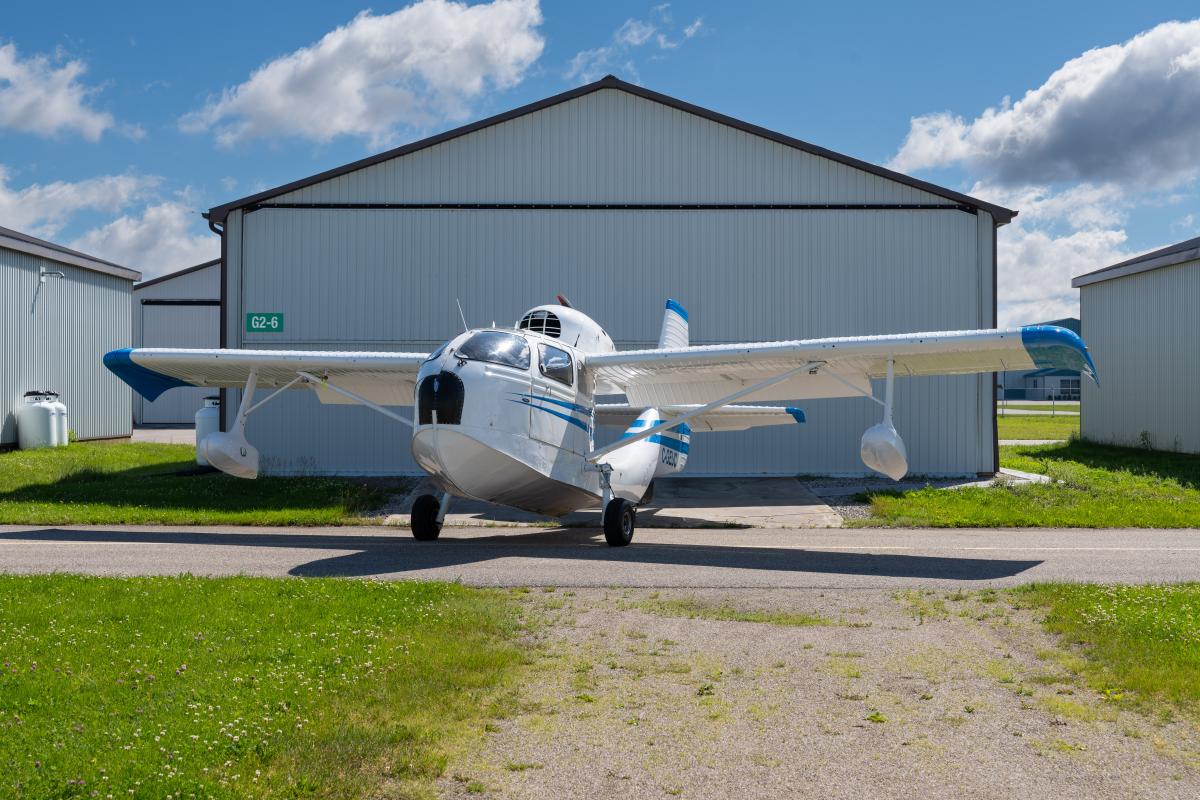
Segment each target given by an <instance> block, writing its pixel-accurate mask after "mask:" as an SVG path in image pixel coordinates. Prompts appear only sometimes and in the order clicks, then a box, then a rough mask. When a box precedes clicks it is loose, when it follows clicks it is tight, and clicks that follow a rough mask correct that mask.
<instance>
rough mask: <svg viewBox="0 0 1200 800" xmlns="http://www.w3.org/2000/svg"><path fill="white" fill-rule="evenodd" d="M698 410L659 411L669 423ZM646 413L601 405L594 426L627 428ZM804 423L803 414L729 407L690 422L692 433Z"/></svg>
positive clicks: (673, 408) (674, 408)
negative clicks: (673, 418) (674, 418)
mask: <svg viewBox="0 0 1200 800" xmlns="http://www.w3.org/2000/svg"><path fill="white" fill-rule="evenodd" d="M696 408H699V406H696V405H689V406H667V407H665V408H662V409H659V410H660V411H662V413H663V415H664V416H665V417H667V418H668V419H669V418H670V417H673V416H678V415H680V414H686V413H687V412H689V411H692V410H694V409H696ZM645 410H646V409H645V408H643V407H641V406H631V405H628V404H625V403H610V404H605V403H601V404H599V405H597V406H596V424H597V425H612V426H616V427H621V428H628V427H629V426H630V425H632V424H633V422H634V420H636V419H637V418H638V416H639V415H641V413H642V412H643V411H645ZM801 422H804V412H803V411H801V410H800V409H798V408H783V407H781V406H740V405H728V406H722V407H721V408H715V409H713V410H712V411H709V412H707V413H704V414H699V415H697V416H695V417H692V418H691V419H689V420H688V421H687V422H686V423H684V424H686V425H689V426H690V427H691V429H692V430H693V431H744V430H747V429H748V428H758V427H762V426H764V425H795V424H797V423H801Z"/></svg>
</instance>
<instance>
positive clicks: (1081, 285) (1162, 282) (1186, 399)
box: [1071, 237, 1200, 453]
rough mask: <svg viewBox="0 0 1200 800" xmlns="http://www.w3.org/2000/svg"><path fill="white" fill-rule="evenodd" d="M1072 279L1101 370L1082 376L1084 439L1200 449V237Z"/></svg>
mask: <svg viewBox="0 0 1200 800" xmlns="http://www.w3.org/2000/svg"><path fill="white" fill-rule="evenodd" d="M1071 285H1072V286H1075V287H1077V288H1078V289H1079V290H1080V291H1079V309H1080V314H1079V316H1080V317H1081V318H1082V320H1083V338H1084V341H1086V342H1087V343H1088V348H1089V349H1090V350H1091V351H1092V354H1093V358H1094V359H1095V361H1096V370H1097V372H1098V373H1099V376H1100V385H1099V386H1093V385H1090V384H1091V382H1090V381H1084V382H1083V403H1082V406H1081V409H1080V413H1081V419H1080V434H1081V435H1082V436H1083V438H1084V439H1087V440H1089V441H1094V442H1103V443H1106V444H1119V445H1126V446H1130V447H1150V448H1153V449H1155V450H1174V451H1178V452H1184V453H1200V414H1198V413H1197V412H1196V402H1197V401H1196V398H1197V397H1200V316H1197V314H1196V308H1197V304H1200V237H1198V238H1195V239H1188V240H1187V241H1185V242H1179V243H1178V244H1173V245H1171V246H1170V247H1164V248H1162V249H1161V250H1155V251H1153V252H1150V253H1146V254H1145V255H1141V256H1138V257H1136V258H1131V259H1129V260H1128V261H1122V262H1121V263H1119V264H1113V265H1112V266H1110V267H1105V268H1104V269H1100V270H1096V271H1095V272H1089V273H1087V274H1086V275H1080V276H1079V277H1077V278H1075V279H1074V280H1073V281H1071Z"/></svg>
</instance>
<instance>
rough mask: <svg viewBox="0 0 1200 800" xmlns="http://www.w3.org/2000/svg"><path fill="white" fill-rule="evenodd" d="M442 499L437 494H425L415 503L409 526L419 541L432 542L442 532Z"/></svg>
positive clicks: (443, 513) (443, 516)
mask: <svg viewBox="0 0 1200 800" xmlns="http://www.w3.org/2000/svg"><path fill="white" fill-rule="evenodd" d="M444 518H445V512H444V511H442V500H441V499H439V498H438V497H437V496H436V495H432V494H423V495H421V496H420V497H418V498H417V501H416V502H415V503H413V507H412V515H411V516H410V517H409V528H410V529H411V530H412V535H413V538H414V539H416V540H417V541H419V542H432V541H433V540H434V539H436V538H438V535H439V534H440V533H441V532H442V520H443V519H444Z"/></svg>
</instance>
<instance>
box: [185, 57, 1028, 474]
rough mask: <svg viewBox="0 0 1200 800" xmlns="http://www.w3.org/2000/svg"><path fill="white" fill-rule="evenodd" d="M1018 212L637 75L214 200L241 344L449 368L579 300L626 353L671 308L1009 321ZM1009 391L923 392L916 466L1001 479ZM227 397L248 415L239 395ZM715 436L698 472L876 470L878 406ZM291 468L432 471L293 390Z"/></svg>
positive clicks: (767, 319) (264, 430)
mask: <svg viewBox="0 0 1200 800" xmlns="http://www.w3.org/2000/svg"><path fill="white" fill-rule="evenodd" d="M1015 213H1016V212H1014V211H1011V210H1009V209H1005V208H1001V207H999V206H996V205H993V204H990V203H986V202H984V201H981V200H977V199H975V198H972V197H968V196H966V195H963V194H961V193H959V192H955V191H952V190H950V189H946V188H943V187H940V186H935V185H933V184H930V183H927V182H925V181H921V180H917V179H915V178H911V177H909V176H906V175H901V174H899V173H896V172H893V171H891V170H888V169H884V168H882V167H878V166H875V165H873V164H869V163H866V162H864V161H861V160H858V159H855V158H851V157H849V156H845V155H842V154H839V153H836V152H834V151H832V150H828V149H825V148H823V147H818V146H816V145H812V144H809V143H807V142H803V141H800V140H798V139H795V138H792V137H790V136H786V135H784V134H781V133H776V132H774V131H770V130H767V129H765V128H762V127H759V126H757V125H753V124H750V123H747V122H742V121H740V120H737V119H733V118H732V117H728V116H725V115H724V114H720V113H718V112H715V111H710V110H708V109H705V108H701V107H699V106H696V105H692V104H690V103H687V102H684V101H682V100H678V99H675V98H672V97H668V96H666V95H663V94H659V93H657V92H653V91H650V90H648V89H645V88H643V87H641V86H635V85H632V84H629V83H626V82H623V81H620V80H618V79H616V78H614V77H612V76H609V77H606V78H604V79H602V80H600V81H597V82H595V83H591V84H588V85H585V86H581V87H579V88H576V89H572V90H570V91H568V92H564V93H562V94H558V95H555V96H553V97H549V98H546V99H544V100H541V101H538V102H535V103H532V104H530V105H526V106H523V107H521V108H517V109H514V110H512V111H509V112H506V113H504V114H500V115H498V116H494V117H491V118H488V119H484V120H480V121H478V122H474V123H471V124H469V125H465V126H463V127H460V128H456V129H454V130H451V131H447V132H445V133H441V134H438V135H436V136H433V137H430V138H428V139H423V140H421V141H418V142H414V143H412V144H408V145H405V146H403V147H399V148H396V149H394V150H389V151H387V152H384V153H380V154H378V155H375V156H371V157H370V158H366V159H363V160H361V161H357V162H355V163H352V164H347V165H345V166H341V167H337V168H336V169H331V170H329V171H327V172H323V173H321V174H319V175H314V176H312V177H309V178H305V179H303V180H298V181H295V182H293V183H289V184H287V185H284V186H279V187H277V188H274V189H270V190H267V191H264V192H259V193H258V194H255V195H251V196H249V197H245V198H242V199H240V200H236V201H234V202H230V203H226V204H224V205H221V206H217V207H215V208H213V209H211V210H210V211H209V213H208V214H207V217H208V220H209V224H210V226H211V227H212V228H213V230H214V231H217V232H218V233H220V234H221V246H222V255H223V258H222V260H221V269H222V290H223V297H224V298H225V302H224V306H223V320H222V329H221V344H222V346H225V347H237V348H286V349H308V350H312V349H330V350H388V351H432V350H433V349H434V348H436V347H437V346H438V345H439V344H440V343H441V342H443V341H444V340H446V339H447V338H449V337H450V336H452V335H453V334H454V333H456V332H458V331H460V330H461V329H462V323H461V321H460V318H459V312H458V310H457V307H456V303H455V301H456V300H458V301H461V303H462V308H463V311H464V312H465V315H466V318H467V322H468V323H470V324H473V325H481V324H488V323H491V322H492V321H496V322H498V323H500V324H514V323H515V322H516V321H517V320H518V319H519V318H520V316H521V315H522V314H523V313H524V312H525V311H526V310H527V309H529V308H531V307H533V306H535V305H539V304H542V303H545V302H553V300H554V297H555V295H557V294H562V295H565V296H566V297H568V298H569V299H570V301H571V302H572V304H573V305H574V306H575V307H577V308H579V309H581V310H583V311H584V312H586V313H587V314H588V315H589V316H591V317H592V318H594V319H596V320H597V321H598V322H600V323H601V324H602V325H604V326H605V328H606V329H607V330H608V332H609V333H610V334H611V335H612V338H613V339H614V340H615V342H616V343H617V346H618V347H622V348H626V347H634V346H653V345H654V343H655V342H656V341H657V338H658V333H659V328H660V325H661V323H662V312H663V304H664V302H665V301H666V299H667V298H674V299H675V300H677V301H678V302H679V303H680V304H682V306H683V307H685V308H686V309H687V311H688V312H689V320H690V325H691V340H692V343H693V344H707V343H717V342H729V341H747V340H772V339H795V338H806V337H822V336H842V335H854V334H886V333H902V332H915V331H932V330H962V329H978V328H991V327H994V325H995V322H996V288H995V287H996V257H995V254H996V238H995V233H996V228H997V227H998V226H1000V225H1004V224H1005V223H1007V222H1009V221H1010V220H1011V219H1012V217H1013V215H1014V214H1015ZM994 384H995V381H994V376H992V375H982V376H955V377H938V378H921V379H914V380H901V381H899V382H898V384H897V408H896V426H897V428H898V429H899V430H900V432H901V433H902V434H903V436H904V438H905V441H906V442H907V443H908V449H909V457H910V463H911V468H912V472H914V473H917V474H955V475H961V474H974V473H987V472H991V471H993V470H994V469H995V468H996V458H997V449H996V435H995V404H994V399H993V398H994ZM227 394H228V395H229V396H228V397H227V398H226V400H227V402H225V403H224V404H223V405H224V409H223V410H224V412H225V415H226V416H225V424H226V426H228V424H229V422H230V421H231V420H232V414H231V413H230V409H231V407H236V403H237V400H238V396H237V395H238V392H236V391H230V392H227ZM803 410H804V412H805V415H806V419H807V422H806V423H805V424H802V425H796V426H791V427H789V428H786V429H784V428H772V429H761V430H758V431H748V432H741V433H718V434H706V435H705V436H703V437H697V440H696V441H695V442H694V443H693V446H692V456H691V460H690V462H689V464H688V473H689V474H708V475H795V474H799V473H820V474H862V473H864V472H865V469H866V468H865V467H864V466H863V464H862V462H861V461H860V460H859V438H860V436H861V435H862V433H863V431H864V430H865V429H866V428H868V427H869V426H871V425H873V424H874V423H876V422H878V421H879V420H878V418H877V417H878V413H879V412H878V408H877V406H876V405H875V404H873V403H871V402H870V401H869V400H868V399H866V398H859V399H850V400H817V401H810V402H807V403H804V404H803ZM247 433H248V436H249V438H250V440H251V441H253V442H255V444H256V445H258V446H259V447H260V449H261V452H262V468H263V471H264V472H267V473H275V474H297V473H347V474H388V473H402V472H412V471H415V470H416V466H415V464H414V463H413V461H412V460H411V457H410V454H409V441H408V430H407V429H406V428H404V427H402V426H400V425H397V424H396V423H395V422H393V421H390V420H388V419H386V418H384V417H382V416H380V415H379V414H376V413H374V412H373V411H371V410H369V409H366V408H361V407H354V406H320V405H319V403H318V402H317V400H316V398H315V397H313V396H311V394H310V393H306V392H290V393H288V395H287V396H286V397H283V398H281V399H279V400H278V401H275V402H274V403H273V405H272V407H270V408H269V409H264V410H263V411H262V412H259V413H256V414H255V415H254V416H252V417H251V418H250V421H249V425H248V431H247Z"/></svg>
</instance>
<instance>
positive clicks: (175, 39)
mask: <svg viewBox="0 0 1200 800" xmlns="http://www.w3.org/2000/svg"><path fill="white" fill-rule="evenodd" d="M469 6H470V7H469V8H468V7H466V6H463V5H456V4H451V3H446V2H444V1H443V0H420V2H417V3H415V4H414V3H412V2H411V0H410V2H398V3H374V4H372V5H370V6H366V5H363V4H361V3H350V2H333V1H331V2H323V3H309V4H298V3H294V2H293V3H286V2H259V3H247V4H243V5H242V6H241V7H238V8H237V10H236V12H235V13H222V11H221V8H220V7H213V6H203V5H196V4H175V3H171V4H166V3H151V2H127V3H121V4H116V5H112V4H109V5H105V4H95V3H47V4H40V5H39V4H20V5H19V6H17V7H14V8H11V9H6V13H5V15H4V17H3V19H0V225H6V226H10V227H16V228H19V229H22V230H26V231H28V232H30V233H34V234H35V235H41V236H45V237H47V238H51V239H53V240H55V241H59V242H63V243H65V244H73V245H75V246H78V247H80V248H82V249H85V250H88V251H90V252H95V253H96V254H97V255H102V256H105V257H108V258H111V259H114V260H117V261H119V262H121V263H128V264H130V265H131V266H135V267H138V268H141V269H143V270H144V271H145V272H146V273H147V274H148V275H154V274H161V273H162V272H165V271H168V270H170V269H174V268H178V267H182V266H186V265H188V264H189V263H193V262H195V261H198V260H201V259H203V258H206V257H211V256H213V255H215V253H216V237H215V236H212V235H211V234H209V233H208V231H207V228H206V227H205V225H204V223H203V221H202V220H201V219H200V218H199V212H200V211H202V210H204V209H207V208H208V207H210V206H213V205H216V204H218V203H221V202H224V201H227V200H231V199H234V198H237V197H240V196H243V195H245V194H249V193H251V192H254V191H257V190H260V189H263V188H267V187H270V186H274V185H277V184H280V183H285V182H287V181H290V180H294V179H296V178H298V177H302V176H304V175H308V174H311V173H313V172H317V171H320V170H323V169H326V168H329V167H331V166H335V165H337V164H341V163H344V162H346V161H350V160H353V159H356V158H360V157H362V156H364V155H366V154H368V153H371V152H375V151H378V150H380V149H383V148H385V147H388V146H393V145H396V144H401V143H403V142H405V141H409V140H412V139H415V138H420V137H421V136H424V135H428V134H430V133H433V132H436V131H438V130H442V129H445V128H448V127H453V126H455V125H458V124H461V123H462V122H465V121H468V120H470V119H475V118H478V117H481V116H486V115H488V114H492V113H496V112H499V111H503V110H505V109H508V108H511V107H513V106H516V105H520V104H522V103H525V102H529V101H531V100H535V99H538V98H541V97H544V96H547V95H550V94H554V93H557V92H559V91H562V90H564V89H566V88H569V87H570V86H573V85H576V84H578V83H581V82H584V81H585V80H586V79H588V78H590V77H593V76H595V77H598V76H599V75H602V74H604V73H605V72H613V73H615V74H617V75H618V76H620V77H622V78H625V79H627V80H632V81H635V82H638V83H641V84H643V85H645V86H647V87H649V88H652V89H655V90H657V91H661V92H664V93H666V94H670V95H674V96H677V97H680V98H682V99H685V100H688V101H691V102H694V103H697V104H699V105H702V106H706V107H709V108H713V109H716V110H718V111H721V112H723V113H726V114H730V115H732V116H735V117H740V118H742V119H745V120H748V121H751V122H754V123H757V124H760V125H764V126H766V127H768V128H772V129H775V130H779V131H783V132H785V133H787V134H790V135H793V136H797V137H799V138H801V139H805V140H808V141H811V142H814V143H816V144H820V145H823V146H826V147H829V148H832V149H834V150H838V151H840V152H844V153H848V154H850V155H854V156H857V157H859V158H863V159H866V160H868V161H872V162H875V163H880V164H889V165H891V166H893V167H895V168H900V169H901V170H902V171H905V172H910V173H912V174H916V175H919V176H921V177H923V178H926V179H928V180H932V181H935V182H937V183H941V184H943V185H946V186H949V187H952V188H956V189H960V190H963V191H969V192H972V193H975V194H978V195H979V196H981V197H983V198H985V199H989V200H993V201H996V202H1001V203H1005V204H1008V205H1010V206H1011V207H1015V208H1017V209H1019V210H1020V211H1021V212H1022V214H1021V216H1020V217H1018V221H1017V223H1015V224H1014V225H1011V226H1008V227H1007V228H1004V229H1002V230H1001V234H1000V247H1001V251H1000V252H1001V301H1002V314H1001V317H1002V322H1024V321H1032V320H1035V319H1040V318H1044V317H1049V316H1055V315H1058V314H1060V313H1070V312H1072V311H1073V309H1074V304H1075V293H1074V292H1073V291H1071V290H1070V288H1069V278H1070V276H1071V275H1072V274H1079V273H1080V272H1084V271H1087V270H1089V269H1095V268H1098V267H1101V266H1105V265H1106V264H1107V263H1111V261H1115V260H1119V259H1120V258H1123V257H1126V256H1128V255H1131V254H1134V253H1137V252H1141V251H1145V250H1147V249H1151V248H1154V247H1157V246H1161V245H1164V244H1168V243H1171V242H1174V241H1178V240H1180V239H1184V238H1188V237H1191V236H1197V235H1200V198H1198V196H1197V193H1196V186H1195V180H1196V174H1197V169H1198V168H1197V166H1195V165H1197V164H1200V23H1197V24H1194V25H1186V24H1185V25H1178V26H1171V25H1164V23H1168V22H1170V21H1172V20H1181V21H1187V20H1189V19H1190V18H1191V17H1194V16H1196V15H1197V13H1198V12H1197V6H1196V5H1195V3H1194V2H1191V3H1184V2H1143V3H1138V4H1130V3H1117V2H1113V3H1098V2H1087V3H1083V2H1054V3H1045V2H1038V3H1021V2H1011V3H1007V4H1002V5H987V4H963V3H949V2H947V3H922V4H919V5H918V4H912V6H910V7H906V6H905V4H899V3H894V2H893V3H883V2H880V3H867V2H861V3H856V2H844V3H821V4H805V3H798V2H791V3H787V2H760V3H738V4H733V3H727V2H726V3H719V2H684V1H683V0H678V1H677V2H672V3H670V4H669V5H666V6H664V5H657V4H654V3H647V2H608V3H570V2H556V1H555V0H545V1H544V2H542V3H540V4H538V3H537V2H536V0H494V2H491V3H471V4H469ZM368 9H369V16H364V17H359V16H358V15H359V14H362V13H364V12H367V11H368ZM339 28H341V30H340V31H339V30H338V29H339ZM1135 37H1136V38H1135ZM1096 48H1106V49H1104V50H1099V51H1097V50H1096ZM1089 51H1092V52H1091V53H1089ZM1085 53H1088V55H1086V56H1085V55H1084V54H1085ZM264 67H265V70H264V71H263V72H262V73H260V74H258V75H256V74H255V73H256V70H259V69H260V68H264ZM347 87H349V88H347ZM1029 93H1032V94H1031V95H1030V94H1029ZM334 95H336V97H334ZM1027 95H1028V96H1027ZM347 98H349V99H347ZM1005 98H1010V100H1009V101H1008V105H1006V104H1005V103H1006V100H1005ZM355 103H357V105H355ZM988 109H992V111H991V112H988ZM914 120H916V121H915V122H914Z"/></svg>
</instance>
